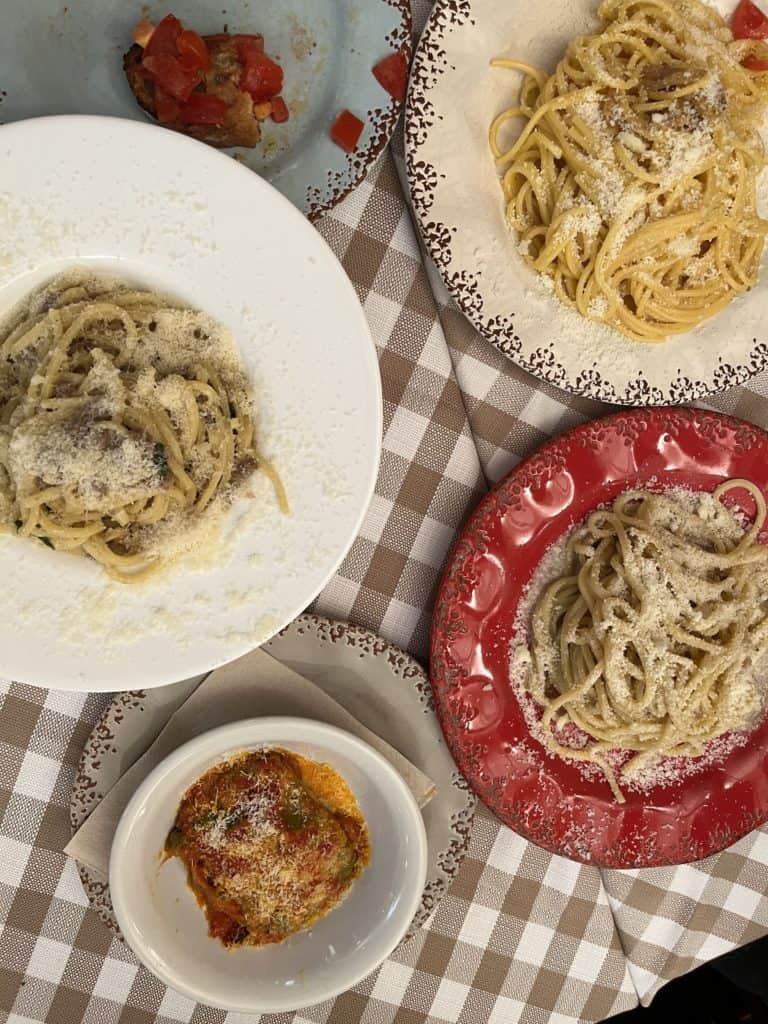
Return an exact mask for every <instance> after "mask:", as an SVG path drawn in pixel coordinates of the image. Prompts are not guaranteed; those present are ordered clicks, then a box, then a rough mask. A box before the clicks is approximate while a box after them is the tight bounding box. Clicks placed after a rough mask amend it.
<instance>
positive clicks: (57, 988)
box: [0, 0, 768, 1024]
mask: <svg viewBox="0 0 768 1024" xmlns="http://www.w3.org/2000/svg"><path fill="white" fill-rule="evenodd" d="M427 12H428V3H427V2H426V0H415V3H414V13H415V15H416V24H417V27H420V26H421V25H423V23H424V19H425V17H426V14H427ZM401 145H402V142H401V138H398V139H396V140H395V143H394V145H393V147H392V149H393V152H388V153H387V154H385V155H384V157H383V158H382V159H381V161H380V162H379V163H378V165H377V166H376V168H375V169H374V170H373V171H372V173H371V174H370V175H369V177H368V178H367V179H366V180H365V181H364V182H363V183H362V185H361V186H360V187H359V188H358V189H357V190H356V191H355V192H354V193H353V194H352V195H350V196H349V197H348V198H347V199H346V200H345V201H344V202H343V203H342V204H341V205H339V206H338V207H337V208H336V209H335V210H334V211H332V213H331V214H329V215H328V216H327V217H325V219H324V220H323V221H322V222H320V224H319V225H318V228H319V230H320V232H321V233H322V234H323V236H324V237H325V238H326V240H327V241H328V243H329V244H330V245H331V247H332V248H333V250H334V252H335V253H336V254H337V256H338V257H339V259H340V260H341V261H342V263H343V265H344V267H345V269H346V270H347V272H348V274H349V275H350V277H351V279H352V281H353V282H354V284H355V287H356V289H357V293H358V295H359V298H360V301H361V302H362V304H363V307H364V309H365V312H366V314H367V316H368V320H369V322H370V325H371V329H372V331H373V335H374V338H375V340H376V344H377V347H378V353H379V362H380V368H381V374H382V381H383V390H384V445H383V455H382V464H381V471H380V474H379V480H378V484H377V488H376V494H375V496H374V499H373V502H372V504H371V508H370V510H369V512H368V515H367V517H366V519H365V522H364V524H363V526H362V529H361V531H360V534H359V536H358V538H357V539H356V541H355V543H354V545H353V546H352V549H351V550H350V552H349V554H348V556H347V558H346V559H345V561H344V564H343V565H342V567H341V568H340V570H339V572H338V573H337V575H336V576H335V577H334V579H333V580H332V581H331V583H330V584H329V585H328V587H327V588H326V589H325V591H324V592H323V594H322V595H321V597H320V598H319V600H318V602H317V605H316V607H317V610H318V611H321V612H323V613H324V614H326V615H330V616H332V617H335V618H339V619H345V620H350V621H353V622H356V623H360V624H362V625H365V626H367V627H369V628H371V629H374V630H376V631H377V632H379V633H380V634H381V635H383V636H385V637H386V638H387V639H389V640H391V641H393V642H395V643H397V644H399V645H400V646H402V647H403V648H405V649H406V650H409V651H410V652H411V653H413V654H415V655H416V656H417V657H420V658H422V659H423V658H425V656H426V651H427V641H428V633H429V621H430V609H431V605H432V601H433V597H434V591H435V587H436V584H437V580H438V576H439V572H440V568H441V566H442V564H443V561H444V559H445V556H446V554H447V552H448V549H449V547H450V545H451V543H452V541H453V539H454V538H455V536H456V533H457V531H458V529H459V528H460V526H461V524H462V522H463V521H464V519H465V517H466V515H467V513H468V512H469V511H470V510H471V508H472V507H473V506H474V505H475V504H476V503H477V501H478V499H479V498H480V497H481V495H482V494H483V493H484V492H485V491H486V490H487V488H488V486H489V485H490V484H491V483H493V482H494V481H496V480H498V479H499V478H500V477H501V476H503V475H504V474H505V473H506V472H507V471H508V470H509V469H510V468H511V467H512V466H514V465H515V463H516V462H518V461H519V460H520V459H521V458H523V457H524V456H525V455H527V454H528V453H530V452H531V451H533V450H534V449H535V448H536V447H538V446H539V445H540V444H541V443H542V442H543V441H544V440H546V439H547V438H549V437H551V436H553V435H555V434H558V433H559V432H561V431H562V430H564V429H566V428H568V427H571V426H573V425H575V424H576V423H579V422H583V421H584V420H586V419H590V418H593V417H595V416H598V415H602V414H604V413H605V412H607V411H610V410H609V409H607V408H606V407H605V406H601V405H599V404H598V403H596V402H592V401H590V400H587V399H582V398H578V397H574V396H572V395H568V394H565V393H564V392H561V391H558V390H557V389H556V388H553V387H551V386H549V385H546V384H542V383H540V382H538V381H536V380H535V379H534V378H532V377H530V376H529V375H527V374H525V373H524V372H523V371H521V370H519V369H518V368H517V367H515V366H514V365H513V364H512V363H510V362H508V361H507V360H506V359H505V358H504V357H503V356H501V355H500V354H499V353H497V352H496V351H495V349H493V348H492V347H491V346H490V345H489V344H487V343H486V342H485V341H483V339H481V338H480V337H479V336H478V335H477V334H476V332H475V331H474V330H473V328H472V327H471V326H470V325H469V323H468V322H467V321H466V320H465V319H464V317H463V316H462V315H461V314H460V313H459V312H458V310H457V309H456V308H455V306H453V305H452V304H451V302H450V301H449V299H448V297H447V296H446V294H445V292H444V290H443V288H442V285H441V284H440V282H439V279H438V278H437V276H436V274H435V272H434V269H433V268H432V267H431V266H428V265H426V264H425V261H424V259H423V257H422V254H421V252H420V249H419V245H418V242H417V238H416V234H415V231H414V227H413V222H412V220H411V217H410V214H409V210H408V206H407V203H406V200H405V197H404V192H403V187H402V184H401V175H400V174H399V172H398V168H399V167H401V163H402V162H401V159H400V155H401ZM707 407H708V408H716V409H720V410H722V411H726V412H728V413H731V414H733V415H735V416H740V417H742V418H744V419H747V420H750V421H751V422H753V423H756V424H758V425H759V426H762V427H768V374H762V375H761V376H759V377H757V378H754V379H753V380H752V381H751V382H750V384H749V387H743V388H737V389H734V390H733V391H730V392H727V393H726V394H723V395H721V396H718V397H717V398H714V399H712V400H711V402H710V403H708V404H707ZM0 700H2V708H1V709H0V922H1V924H2V931H1V932H0V1019H5V1016H4V1014H7V1019H8V1020H10V1021H11V1022H14V1024H35V1022H43V1021H45V1022H53V1024H80V1022H83V1024H172V1022H179V1021H183V1022H194V1024H214V1022H215V1024H222V1022H225V1021H226V1022H230V1024H235V1022H236V1024H253V1022H255V1021H256V1020H257V1019H258V1018H256V1017H248V1016H242V1015H232V1014H230V1015H227V1014H225V1013H223V1012H221V1011H217V1010H212V1009H210V1008H208V1007H203V1006H199V1005H195V1004H194V1003H192V1002H190V1001H189V1000H187V999H185V998H183V997H182V996H180V995H178V994H177V993H175V992H173V991H171V990H168V989H166V988H165V986H163V985H162V984H161V983H160V982H158V981H157V980H155V979H154V977H153V976H152V975H150V974H149V973H148V972H147V971H145V970H144V969H143V968H141V967H139V966H138V964H137V961H136V959H135V957H134V956H133V954H132V953H131V952H130V950H129V949H127V947H125V946H124V945H123V944H122V943H121V942H120V941H119V940H118V939H116V938H114V936H113V935H112V934H111V933H110V932H109V931H108V930H107V929H106V928H105V927H104V925H102V924H101V922H100V920H99V919H98V917H97V916H96V914H95V913H94V912H93V911H91V910H90V909H89V907H88V902H87V899H86V897H85V895H84V893H83V889H82V886H81V884H80V881H79V877H78V874H77V869H76V867H75V865H74V864H73V863H72V862H71V861H68V860H67V858H66V857H65V856H64V855H63V854H62V852H61V851H62V849H63V847H64V845H65V843H66V842H67V840H68V839H69V834H70V828H69V815H68V805H69V795H70V791H71V787H72V782H73V779H74V777H75V773H76V770H77V763H78V758H79V756H80V751H81V749H82V746H83V743H84V741H85V739H86V737H87V736H88V734H89V733H90V731H91V729H92V728H93V726H94V725H95V723H96V722H97V720H98V718H99V716H100V714H101V712H102V711H103V709H104V708H105V707H106V705H107V704H108V702H109V697H108V696H107V695H84V694H71V693H70V694H62V693H56V692H46V691H42V690H36V689H34V688H31V687H26V686H21V685H19V684H15V683H12V682H11V681H0ZM767 865H768V830H765V829H764V830H760V831H758V832H755V833H753V834H752V835H750V836H748V837H746V838H745V839H743V840H741V841H740V842H739V843H737V844H736V845H735V846H733V847H731V848H730V849H729V850H727V851H725V852H724V853H721V854H719V855H717V856H714V857H710V858H708V859H707V860H706V861H703V862H701V863H699V864H695V865H689V866H686V867H680V868H662V869H652V870H643V871H626V872H617V871H606V872H602V873H601V872H600V871H598V869H596V868H593V867H588V866H584V865H579V864H576V863H573V862H570V861H567V860H564V859H563V858H560V857H556V856H553V855H550V854H548V853H545V852H544V851H542V850H540V849H538V848H536V847H534V846H532V845H530V844H528V843H526V842H525V841H524V840H522V839H521V838H520V837H518V836H517V835H515V834H514V833H513V832H511V831H509V830H508V829H506V828H505V827H503V826H501V825H500V824H499V823H498V822H497V821H496V820H495V819H494V818H493V817H492V816H491V815H490V814H489V813H488V812H487V811H485V810H484V809H482V808H481V809H480V810H479V811H478V813H477V816H476V819H475V823H474V826H473V830H472V836H471V841H470V845H469V848H468V851H467V856H466V858H465V860H464V862H463V864H462V866H461V868H460V870H459V872H458V875H457V877H456V879H455V881H454V883H453V885H452V887H451V889H450V891H449V893H448V894H447V896H446V897H445V898H444V899H443V900H442V902H441V903H440V905H439V906H438V907H437V909H436V911H435V913H434V915H433V916H432V918H431V919H430V921H429V922H428V924H427V926H426V927H424V928H422V929H421V930H420V931H419V933H418V934H417V935H416V936H415V937H414V938H413V939H411V940H410V941H408V942H407V943H405V944H404V945H403V946H401V947H400V948H399V949H398V950H397V951H396V952H395V953H394V954H393V955H392V956H391V957H390V959H389V960H387V961H386V962H385V963H384V964H383V965H382V967H381V968H380V969H379V970H378V971H376V972H375V973H374V974H372V975H371V976H370V977H369V978H367V979H366V980H365V981H364V982H362V983H361V984H360V985H359V986H357V987H356V988H355V989H354V990H353V991H351V992H348V993H346V994H345V995H343V996H341V997H339V998H338V999H336V1000H331V1001H329V1002H327V1003H323V1004H321V1005H319V1006H317V1007H313V1008H310V1009H307V1010H303V1011H301V1012H300V1013H298V1014H296V1015H293V1014H286V1015H282V1016H280V1017H272V1016H264V1017H262V1018H261V1020H262V1021H263V1022H264V1024H289V1022H290V1021H295V1022H297V1024H302V1022H306V1021H311V1022H314V1024H357V1022H362V1024H387V1022H392V1024H421V1022H425V1021H428V1022H431V1021H446V1022H456V1024H479V1022H482V1021H488V1022H491V1024H514V1022H516V1021H522V1022H525V1024H549V1022H552V1024H567V1022H572V1021H579V1020H581V1021H598V1020H602V1019H603V1018H605V1017H608V1016H610V1015H612V1014H614V1013H618V1012H620V1011H622V1010H626V1009H630V1008H631V1007H633V1006H636V1005H637V1003H638V1001H642V1002H643V1003H647V1002H649V1001H650V999H651V998H652V996H653V994H654V993H655V992H656V991H657V990H658V988H659V987H660V986H661V985H662V984H664V982H666V981H668V980H670V979H671V978H673V977H676V976H678V975H680V974H682V973H685V972H686V971H688V970H690V969H692V968H693V967H695V966H697V965H698V964H700V963H702V962H705V961H706V960H708V959H711V958H713V957H715V956H718V955H720V954H721V953H724V952H726V951H727V950H729V949H732V948H734V947H735V946H739V945H743V944H745V943H747V942H750V941H752V940H753V939H756V938H758V937H759V936H761V935H763V934H765V933H766V932H768V897H766V896H765V895H764V892H765V877H766V866H767Z"/></svg>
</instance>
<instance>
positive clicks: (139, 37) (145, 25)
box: [133, 18, 155, 49]
mask: <svg viewBox="0 0 768 1024" xmlns="http://www.w3.org/2000/svg"><path fill="white" fill-rule="evenodd" d="M154 31H155V26H154V25H153V23H152V22H151V21H150V20H149V18H142V19H141V21H140V22H139V24H138V25H137V26H136V28H135V29H134V30H133V41H134V43H138V44H139V46H140V47H141V48H142V49H144V47H145V46H146V45H147V43H148V42H149V40H150V39H151V38H152V33H153V32H154Z"/></svg>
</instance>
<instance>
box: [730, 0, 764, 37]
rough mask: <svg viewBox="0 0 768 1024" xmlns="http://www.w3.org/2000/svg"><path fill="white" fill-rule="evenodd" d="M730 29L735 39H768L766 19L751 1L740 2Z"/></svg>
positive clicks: (742, 0) (743, 0)
mask: <svg viewBox="0 0 768 1024" xmlns="http://www.w3.org/2000/svg"><path fill="white" fill-rule="evenodd" d="M731 28H732V29H733V34H734V36H735V37H736V38H737V39H768V17H766V16H765V15H764V14H763V12H762V11H761V10H760V8H759V7H758V6H757V5H756V4H753V3H752V0H741V3H740V4H739V6H738V7H737V8H736V10H735V11H734V13H733V18H732V20H731Z"/></svg>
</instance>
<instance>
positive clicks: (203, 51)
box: [176, 28, 211, 71]
mask: <svg viewBox="0 0 768 1024" xmlns="http://www.w3.org/2000/svg"><path fill="white" fill-rule="evenodd" d="M176 49H177V50H178V51H179V57H180V58H181V59H182V60H183V59H184V58H188V61H187V62H185V64H184V66H185V67H187V66H189V65H190V64H191V65H192V66H193V68H199V69H200V71H207V70H208V69H209V68H210V66H211V55H210V53H209V51H208V47H207V46H206V45H205V40H204V39H203V38H202V36H199V35H198V34H197V32H193V31H192V29H189V28H185V29H184V31H183V32H182V33H181V34H180V36H179V38H178V39H177V40H176ZM193 62H194V63H193Z"/></svg>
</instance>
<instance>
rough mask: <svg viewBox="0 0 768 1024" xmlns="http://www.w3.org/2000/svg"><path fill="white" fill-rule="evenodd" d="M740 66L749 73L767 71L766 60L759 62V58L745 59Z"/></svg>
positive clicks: (767, 63)
mask: <svg viewBox="0 0 768 1024" xmlns="http://www.w3.org/2000/svg"><path fill="white" fill-rule="evenodd" d="M742 64H743V65H744V67H745V68H749V70H750V71H768V60H761V59H760V58H759V57H745V58H744V60H743V61H742Z"/></svg>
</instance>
